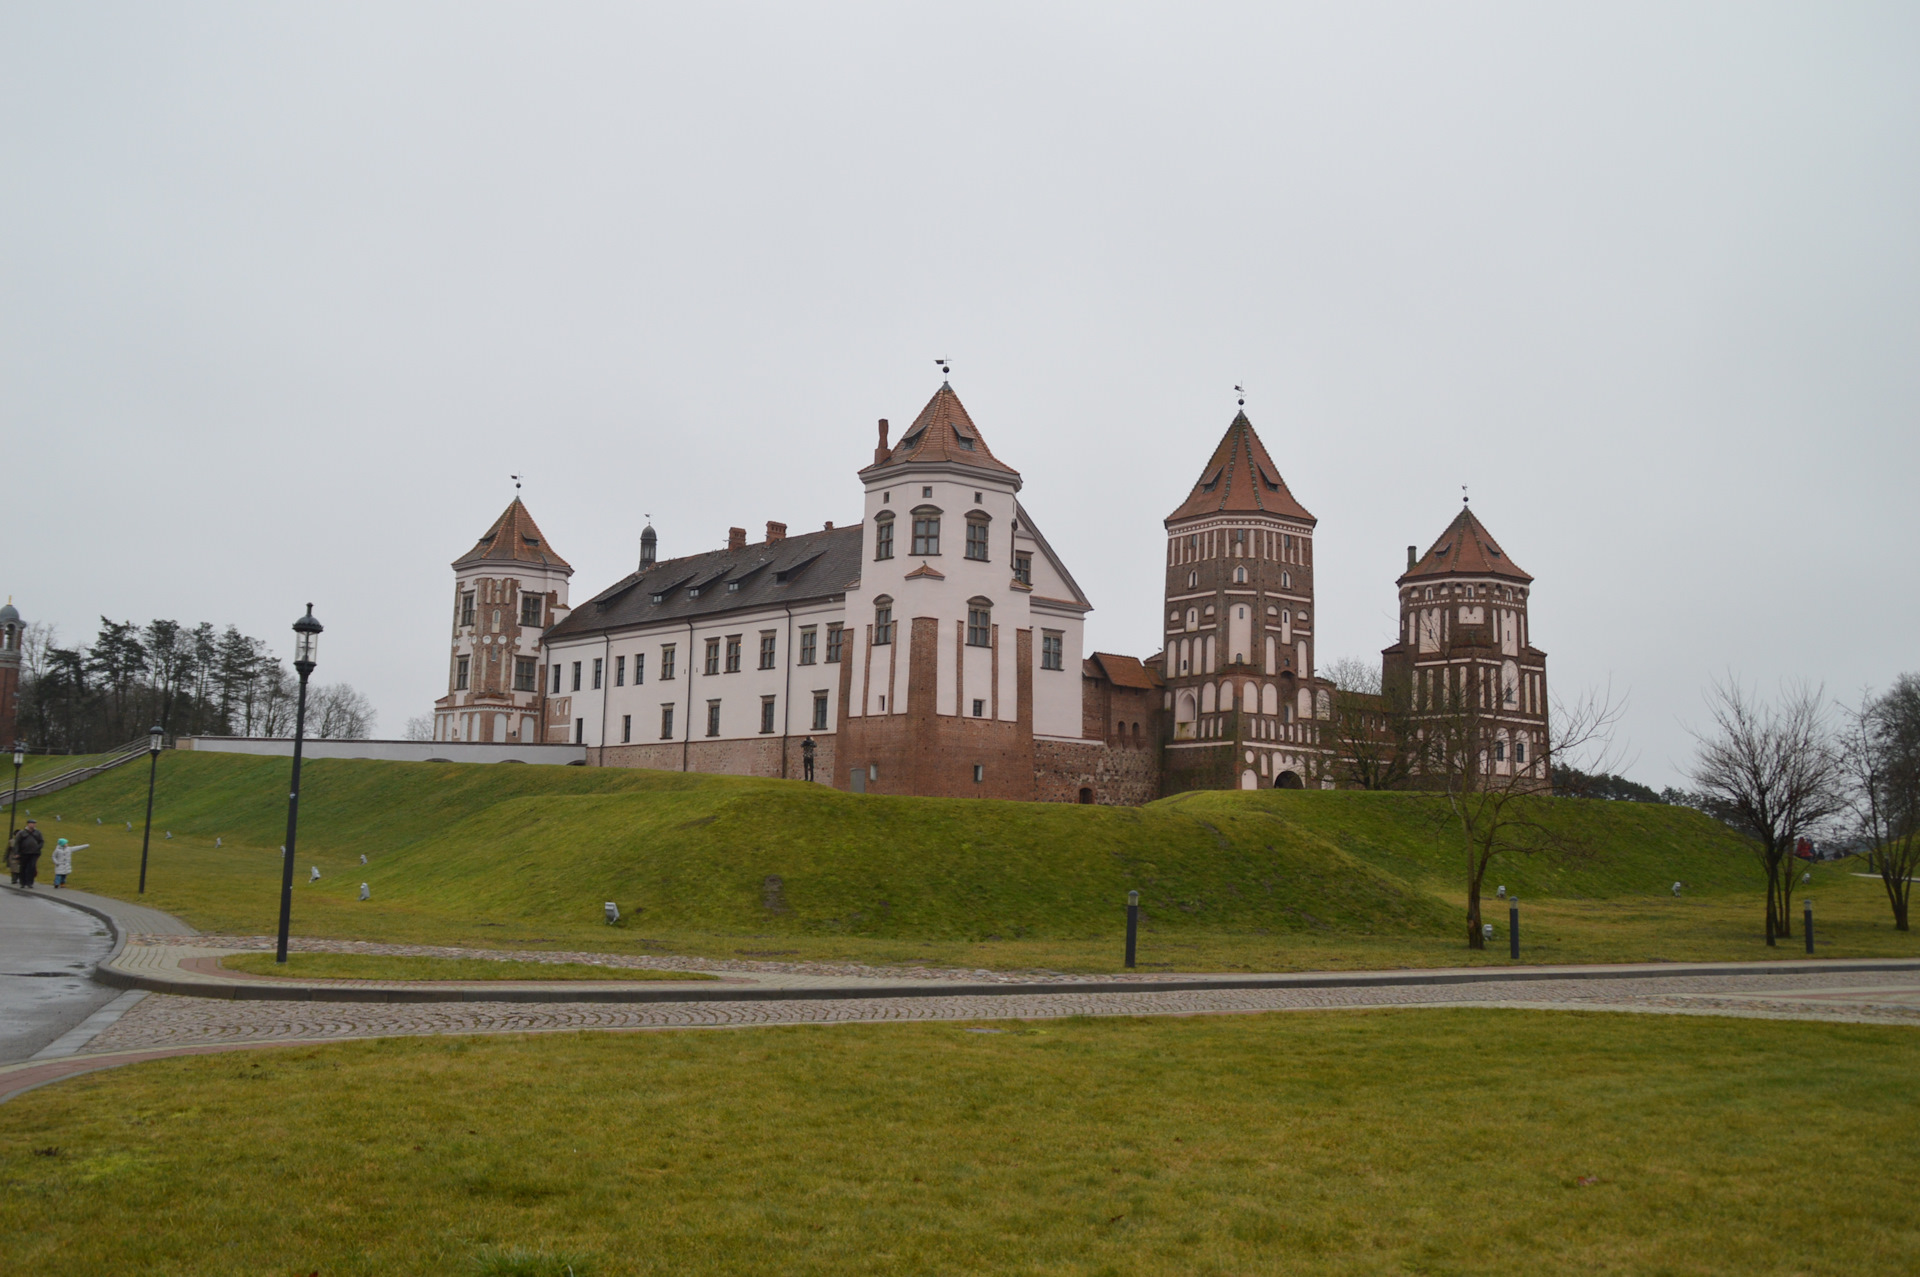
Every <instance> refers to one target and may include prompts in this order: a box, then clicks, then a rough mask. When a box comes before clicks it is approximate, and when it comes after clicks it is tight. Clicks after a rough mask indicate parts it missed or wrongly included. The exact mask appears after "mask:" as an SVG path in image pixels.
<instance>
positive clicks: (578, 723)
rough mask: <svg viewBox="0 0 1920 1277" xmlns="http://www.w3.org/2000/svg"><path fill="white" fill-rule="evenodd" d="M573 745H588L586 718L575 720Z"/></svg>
mask: <svg viewBox="0 0 1920 1277" xmlns="http://www.w3.org/2000/svg"><path fill="white" fill-rule="evenodd" d="M573 743H574V744H576V745H584V744H586V743H587V720H586V719H584V718H576V719H574V720H573Z"/></svg>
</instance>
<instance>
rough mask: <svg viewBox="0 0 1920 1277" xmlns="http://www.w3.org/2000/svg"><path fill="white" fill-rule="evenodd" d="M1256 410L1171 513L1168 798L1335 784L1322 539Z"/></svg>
mask: <svg viewBox="0 0 1920 1277" xmlns="http://www.w3.org/2000/svg"><path fill="white" fill-rule="evenodd" d="M1316 522H1317V520H1316V519H1315V518H1314V517H1313V515H1311V514H1309V513H1308V512H1307V509H1306V507H1304V506H1302V505H1301V504H1300V503H1299V502H1298V501H1296V500H1294V497H1293V493H1292V492H1290V491H1288V489H1287V485H1286V481H1285V480H1284V479H1282V478H1281V476H1280V468H1279V467H1278V466H1276V465H1275V464H1274V463H1273V458H1272V457H1271V456H1270V455H1268V453H1267V449H1266V446H1265V445H1264V444H1262V443H1261V441H1260V436H1259V435H1258V434H1257V433H1256V432H1255V431H1254V428H1253V423H1252V422H1251V421H1249V420H1247V414H1246V413H1244V412H1242V413H1240V414H1239V415H1237V416H1236V417H1235V418H1234V419H1233V424H1232V425H1230V426H1228V427H1227V433H1226V435H1225V436H1224V437H1223V438H1222V439H1221V440H1220V445H1219V446H1218V447H1217V448H1215V449H1214V450H1213V455H1212V457H1210V458H1208V460H1207V464H1206V467H1205V468H1204V469H1203V470H1202V471H1201V472H1200V478H1199V481H1198V482H1196V483H1195V484H1194V485H1193V491H1192V493H1191V494H1190V495H1189V496H1188V497H1187V499H1186V500H1185V501H1184V502H1182V503H1181V505H1180V508H1179V509H1177V510H1175V511H1174V512H1173V513H1172V514H1170V515H1168V516H1167V520H1166V528H1167V565H1166V567H1167V578H1166V579H1167V588H1166V611H1165V613H1164V614H1163V620H1164V622H1165V634H1166V644H1167V645H1166V652H1165V655H1164V657H1163V662H1164V668H1165V672H1166V682H1167V700H1168V708H1169V709H1170V710H1171V713H1170V715H1169V718H1170V720H1171V724H1172V738H1171V740H1169V742H1168V743H1167V749H1166V764H1165V770H1164V780H1163V790H1164V792H1166V793H1169V794H1172V793H1179V792H1180V791H1182V790H1188V789H1231V788H1241V789H1257V788H1261V787H1265V786H1273V787H1278V788H1283V789H1298V788H1303V787H1308V786H1313V787H1318V786H1320V785H1322V784H1323V783H1324V784H1327V785H1331V784H1332V770H1331V758H1332V753H1331V750H1330V749H1329V748H1328V747H1327V745H1325V744H1323V743H1322V739H1321V737H1322V727H1323V724H1324V723H1325V721H1326V720H1328V719H1330V718H1331V717H1332V702H1331V692H1332V684H1330V683H1328V682H1326V681H1325V680H1322V679H1318V678H1315V677H1314V672H1313V671H1314V661H1315V652H1314V643H1313V634H1314V624H1313V623H1314V613H1313V607H1314V604H1313V530H1314V526H1315V524H1316Z"/></svg>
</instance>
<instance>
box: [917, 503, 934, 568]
mask: <svg viewBox="0 0 1920 1277" xmlns="http://www.w3.org/2000/svg"><path fill="white" fill-rule="evenodd" d="M913 552H914V554H915V555H918V556H921V557H926V556H929V555H935V554H938V553H940V512H939V511H938V510H932V509H927V508H922V509H919V510H915V511H914V512H913Z"/></svg>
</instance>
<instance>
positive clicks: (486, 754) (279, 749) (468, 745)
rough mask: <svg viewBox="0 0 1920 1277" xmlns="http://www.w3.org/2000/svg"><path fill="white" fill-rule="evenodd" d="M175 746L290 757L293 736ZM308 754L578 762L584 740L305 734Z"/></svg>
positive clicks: (187, 740) (197, 739)
mask: <svg viewBox="0 0 1920 1277" xmlns="http://www.w3.org/2000/svg"><path fill="white" fill-rule="evenodd" d="M174 748H176V749H192V750H205V751H208V752H210V753H216V754H265V755H279V756H281V757H285V758H292V757H293V739H292V738H291V737H265V736H182V737H181V738H180V739H179V740H177V741H176V742H174ZM301 754H302V756H303V757H306V758H378V759H384V760H386V761H389V762H400V763H434V762H438V763H558V764H566V763H582V764H584V763H585V762H586V761H587V750H586V747H585V746H584V745H517V744H513V743H511V742H508V743H485V744H483V743H480V742H477V741H446V740H309V741H307V742H306V745H305V746H304V748H302V750H301Z"/></svg>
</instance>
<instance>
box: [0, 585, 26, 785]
mask: <svg viewBox="0 0 1920 1277" xmlns="http://www.w3.org/2000/svg"><path fill="white" fill-rule="evenodd" d="M26 628H27V627H26V625H25V624H24V623H23V622H22V621H21V620H20V612H19V610H18V609H17V608H15V607H14V606H13V600H12V599H11V598H9V599H8V600H7V602H6V606H4V607H0V750H9V751H10V750H12V749H13V742H14V740H15V739H16V737H15V735H14V733H15V732H17V731H18V730H19V729H20V640H21V638H22V637H23V636H24V635H25V633H26Z"/></svg>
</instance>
